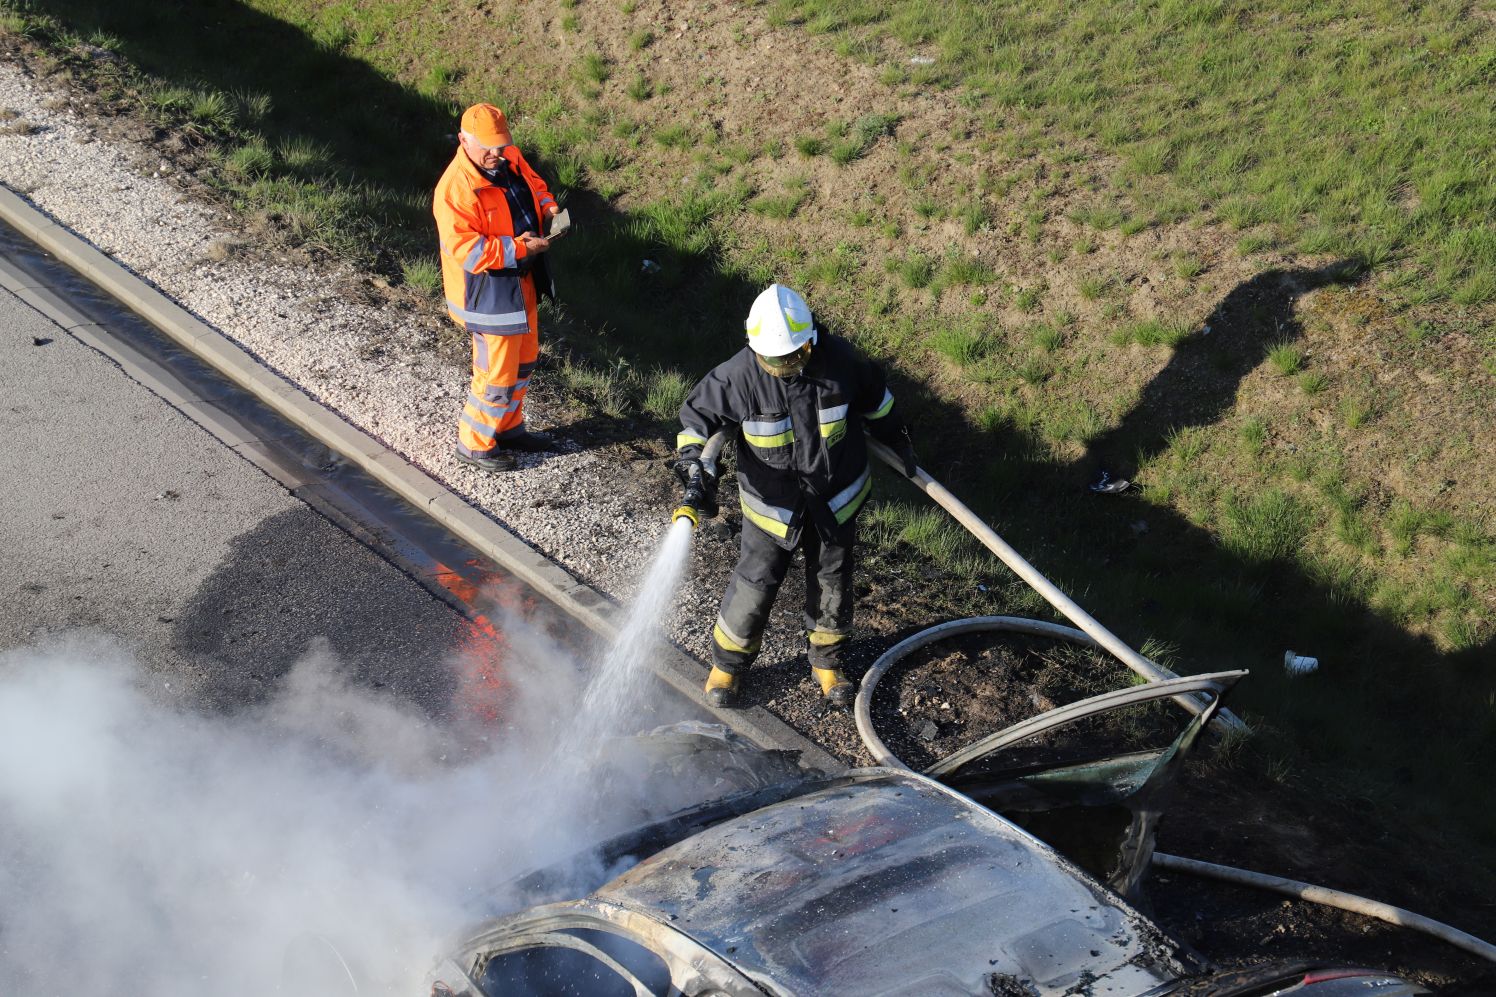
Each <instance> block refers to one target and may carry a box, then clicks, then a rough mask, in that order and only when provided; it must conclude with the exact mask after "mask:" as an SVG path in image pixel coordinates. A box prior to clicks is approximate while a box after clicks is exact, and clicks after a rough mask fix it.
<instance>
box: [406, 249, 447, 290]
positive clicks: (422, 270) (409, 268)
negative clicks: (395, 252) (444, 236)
mask: <svg viewBox="0 0 1496 997" xmlns="http://www.w3.org/2000/svg"><path fill="white" fill-rule="evenodd" d="M400 277H401V279H402V280H403V281H404V282H405V285H406V286H407V287H409V288H411V289H412V290H416V291H419V292H421V293H422V294H424V295H426V296H427V297H431V298H434V297H436V295H437V292H439V291H440V290H441V286H442V267H441V262H440V261H439V260H435V259H432V258H431V257H429V256H422V257H418V258H415V259H408V260H403V261H401V263H400Z"/></svg>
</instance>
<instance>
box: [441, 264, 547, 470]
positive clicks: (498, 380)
mask: <svg viewBox="0 0 1496 997" xmlns="http://www.w3.org/2000/svg"><path fill="white" fill-rule="evenodd" d="M520 288H521V290H522V291H523V292H524V296H525V317H526V319H527V320H528V322H529V326H530V330H529V331H528V332H523V333H520V334H518V335H513V336H498V335H493V334H491V333H484V332H475V333H472V337H473V380H472V383H471V384H470V385H469V386H468V396H467V400H466V401H465V402H464V403H463V406H462V418H461V419H460V420H459V421H458V423H457V448H458V449H459V450H461V451H462V452H463V453H465V454H467V455H468V456H474V457H475V456H478V455H480V454H486V453H488V452H489V451H491V450H493V448H494V447H495V446H496V445H498V446H502V445H503V443H504V438H505V437H506V436H520V435H522V434H523V433H524V432H525V394H526V392H527V391H528V390H529V386H530V372H531V371H533V370H534V369H535V360H536V358H537V357H539V356H540V336H539V317H538V315H537V313H536V295H535V280H534V278H533V277H531V276H530V275H529V274H524V275H523V276H521V277H520Z"/></svg>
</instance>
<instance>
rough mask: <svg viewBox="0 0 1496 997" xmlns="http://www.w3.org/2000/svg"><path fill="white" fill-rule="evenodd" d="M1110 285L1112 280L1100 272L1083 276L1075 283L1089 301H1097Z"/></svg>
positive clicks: (1082, 295)
mask: <svg viewBox="0 0 1496 997" xmlns="http://www.w3.org/2000/svg"><path fill="white" fill-rule="evenodd" d="M1087 252H1090V250H1087ZM1110 287H1111V281H1110V280H1108V279H1107V278H1106V277H1103V276H1101V275H1100V274H1092V275H1090V276H1087V277H1082V278H1081V279H1080V281H1079V282H1078V283H1077V284H1076V285H1075V289H1076V290H1077V291H1079V292H1080V296H1081V297H1082V298H1085V299H1086V300H1087V301H1096V300H1097V299H1099V298H1100V297H1101V296H1102V295H1104V294H1106V292H1107V290H1108V289H1110Z"/></svg>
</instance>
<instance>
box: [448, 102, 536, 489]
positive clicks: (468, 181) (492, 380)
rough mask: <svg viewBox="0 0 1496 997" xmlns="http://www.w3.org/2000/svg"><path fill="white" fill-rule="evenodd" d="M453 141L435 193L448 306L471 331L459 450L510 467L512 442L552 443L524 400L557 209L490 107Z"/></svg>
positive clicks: (469, 114)
mask: <svg viewBox="0 0 1496 997" xmlns="http://www.w3.org/2000/svg"><path fill="white" fill-rule="evenodd" d="M458 145H459V147H458V149H457V153H456V155H454V156H453V157H452V162H451V165H449V166H448V167H447V171H446V172H445V173H443V174H442V178H441V180H440V181H439V182H438V183H437V185H436V193H435V195H434V196H433V198H432V213H433V214H434V215H435V216H436V231H437V235H438V237H439V238H440V239H441V259H442V285H443V290H444V291H445V293H446V298H447V314H448V315H450V316H451V317H452V320H453V321H454V322H456V323H457V324H458V325H460V326H462V327H463V328H464V329H466V330H467V331H468V332H469V333H471V334H472V337H473V379H472V382H471V384H470V386H469V388H468V396H467V400H466V402H465V403H464V404H463V407H462V416H461V418H460V419H459V421H458V424H457V459H458V460H460V461H462V462H463V463H465V464H471V465H473V466H474V467H478V468H482V469H483V470H485V471H508V470H511V469H513V468H514V466H515V464H516V459H515V455H514V453H515V451H526V452H532V453H534V452H539V451H544V450H549V449H551V448H552V445H551V440H550V439H548V438H547V437H545V436H544V435H542V434H540V433H531V432H528V431H527V430H526V429H525V409H524V406H525V391H526V387H527V386H528V385H529V383H530V372H531V371H532V370H534V368H535V360H536V357H537V356H538V355H539V350H540V338H539V319H538V316H537V314H536V309H537V307H538V304H539V295H541V294H544V295H547V296H549V297H551V298H553V299H554V297H555V292H554V288H553V287H552V285H551V278H550V273H549V271H548V269H547V267H546V257H545V253H546V250H548V249H549V248H550V243H549V241H548V240H547V239H546V238H545V237H544V235H543V233H544V232H545V225H546V223H547V222H548V221H549V220H550V218H551V217H552V216H554V215H555V214H556V212H557V211H558V210H559V209H558V207H557V205H556V199H555V198H554V197H552V196H551V192H550V189H549V188H548V187H547V186H546V184H545V181H544V180H542V179H541V178H540V176H539V174H537V173H536V172H535V171H534V170H533V169H531V168H530V164H529V163H527V162H526V161H525V157H524V156H523V155H521V154H520V151H519V147H518V146H516V145H515V144H514V139H513V137H512V136H511V135H510V133H509V123H508V121H507V120H505V118H504V112H503V111H500V110H499V109H498V108H497V107H494V106H493V105H492V104H474V105H473V106H472V107H469V108H468V109H467V110H466V111H464V112H463V113H462V131H461V132H460V133H459V135H458Z"/></svg>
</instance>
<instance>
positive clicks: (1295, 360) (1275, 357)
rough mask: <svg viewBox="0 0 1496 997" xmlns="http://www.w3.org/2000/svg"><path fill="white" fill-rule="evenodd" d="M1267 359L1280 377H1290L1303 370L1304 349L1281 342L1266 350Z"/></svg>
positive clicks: (1286, 341) (1295, 344) (1293, 344)
mask: <svg viewBox="0 0 1496 997" xmlns="http://www.w3.org/2000/svg"><path fill="white" fill-rule="evenodd" d="M1267 359H1268V363H1270V364H1272V365H1273V369H1274V370H1276V371H1277V372H1278V373H1279V374H1280V375H1281V376H1283V377H1290V376H1292V375H1294V374H1297V373H1298V372H1299V371H1300V370H1302V369H1303V368H1304V348H1303V347H1302V346H1299V345H1298V344H1297V343H1294V342H1290V341H1288V340H1283V341H1280V342H1277V343H1274V344H1273V345H1272V346H1270V347H1269V348H1268V351H1267Z"/></svg>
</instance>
